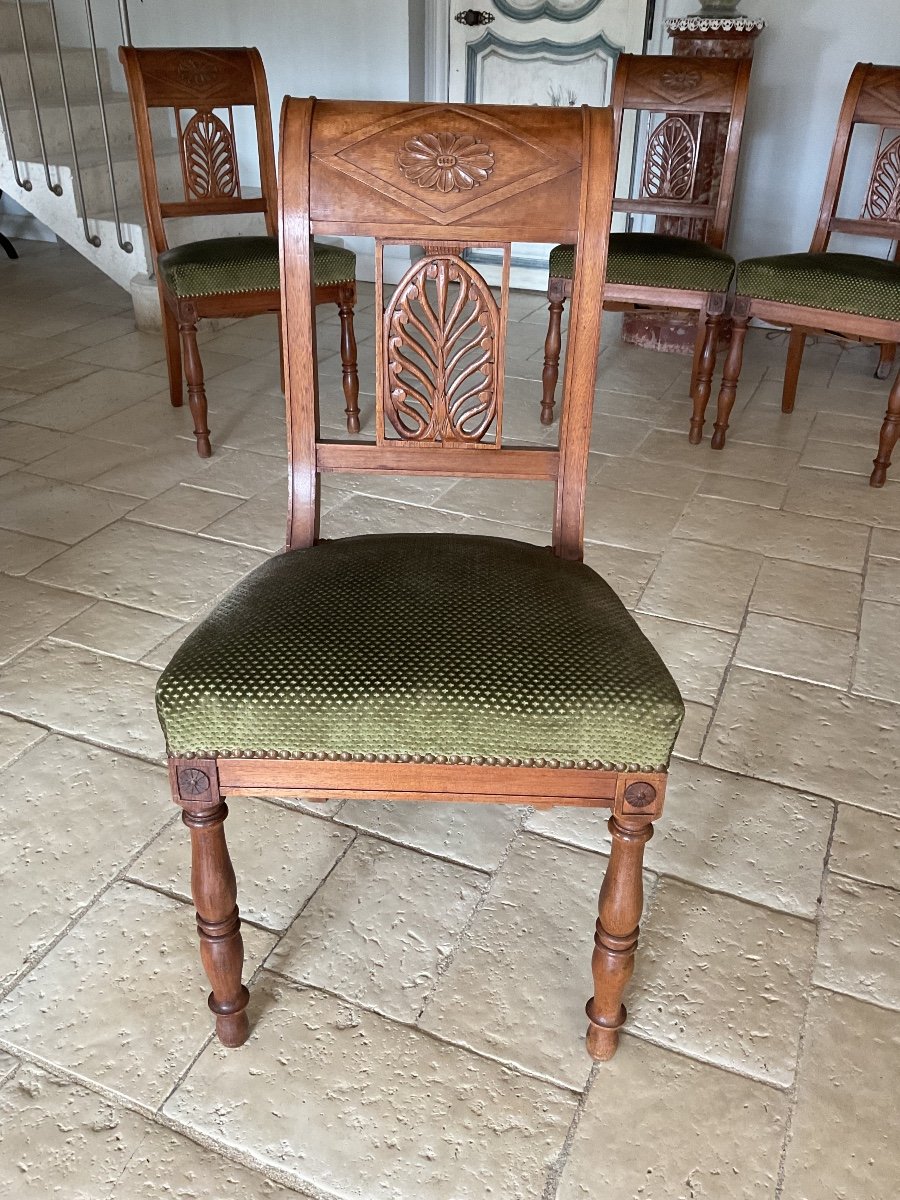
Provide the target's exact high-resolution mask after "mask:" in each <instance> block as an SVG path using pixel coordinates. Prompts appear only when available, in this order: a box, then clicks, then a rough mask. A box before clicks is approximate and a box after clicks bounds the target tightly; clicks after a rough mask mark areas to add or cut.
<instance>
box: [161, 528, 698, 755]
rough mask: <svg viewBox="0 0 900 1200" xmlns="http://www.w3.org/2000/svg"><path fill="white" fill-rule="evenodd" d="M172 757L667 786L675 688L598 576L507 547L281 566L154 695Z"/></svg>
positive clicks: (331, 558)
mask: <svg viewBox="0 0 900 1200" xmlns="http://www.w3.org/2000/svg"><path fill="white" fill-rule="evenodd" d="M157 708H158V711H159V717H160V721H161V723H162V726H163V730H164V732H165V735H166V742H167V745H168V748H169V751H170V753H172V754H178V755H199V756H213V755H221V756H226V757H234V756H246V757H311V758H315V757H325V758H341V757H345V756H347V757H350V758H354V759H359V758H363V759H371V758H372V757H373V756H374V757H380V756H384V757H386V758H387V759H388V760H390V761H398V760H399V761H406V756H422V757H425V756H429V755H432V756H434V757H435V758H438V759H439V760H441V761H443V759H447V760H449V761H451V762H459V761H471V760H473V759H474V760H476V761H486V762H490V763H494V764H499V765H517V764H526V765H534V764H535V763H537V762H540V761H543V762H544V763H546V764H547V765H553V766H557V765H565V766H573V767H574V766H577V767H581V768H595V769H597V768H600V767H602V766H607V767H608V766H616V767H625V766H630V767H632V768H634V769H640V770H656V769H659V768H663V767H665V765H666V764H667V763H668V761H669V755H670V753H671V751H672V745H673V743H674V741H675V737H676V735H677V733H678V729H679V726H680V725H681V720H682V717H683V714H684V707H683V704H682V701H681V697H680V695H679V693H678V688H677V687H676V686H675V683H674V682H673V680H672V678H671V676H670V675H669V673H668V671H667V670H666V668H665V667H664V666H663V663H662V662H661V660H660V658H659V656H658V655H657V653H656V651H655V650H654V649H653V647H652V646H651V645H650V643H649V642H648V641H647V639H646V638H645V637H644V635H643V634H642V633H641V631H640V629H639V628H638V626H637V624H636V623H635V621H634V620H633V619H632V617H631V616H630V615H629V613H628V612H627V611H626V610H625V608H624V606H623V605H622V603H621V601H620V600H619V598H618V597H617V596H616V594H615V593H614V592H613V591H612V589H611V588H610V587H609V586H608V585H607V584H606V583H605V582H604V581H603V580H602V579H601V578H600V576H599V575H597V574H596V573H595V572H594V571H592V570H591V569H590V568H589V567H586V566H584V565H583V564H581V563H573V562H566V561H563V560H562V559H559V558H557V557H556V556H555V555H553V554H551V553H550V551H549V550H546V549H542V548H538V547H534V546H530V545H527V544H525V543H520V542H513V541H507V540H505V539H500V538H486V537H473V536H465V535H447V534H439V535H438V534H395V535H380V534H379V535H370V536H364V537H357V538H345V539H342V540H339V541H334V542H323V543H322V544H320V545H318V546H316V547H314V548H312V549H309V550H295V551H292V552H290V553H287V554H281V555H276V556H275V557H274V558H272V559H270V560H269V561H268V562H266V563H264V564H263V565H262V566H261V567H258V568H257V569H256V570H255V571H253V572H252V573H251V574H250V575H248V576H247V578H246V579H244V580H243V581H242V582H241V583H240V584H238V586H237V587H236V588H234V590H233V591H232V592H231V593H230V595H228V596H227V597H226V598H225V599H224V600H222V601H221V602H220V604H219V605H218V606H217V607H216V608H215V609H214V611H213V612H212V613H211V614H210V616H208V617H207V618H206V620H205V621H203V623H202V624H201V625H200V626H199V627H198V628H197V629H196V630H195V631H194V632H193V633H192V634H191V635H190V637H188V638H187V640H186V641H185V642H184V643H183V645H182V646H181V647H180V648H179V649H178V651H177V652H176V654H175V656H174V658H173V659H172V661H171V663H170V664H169V666H168V667H167V668H166V670H165V671H164V672H163V674H162V676H161V677H160V679H159V684H158V687H157Z"/></svg>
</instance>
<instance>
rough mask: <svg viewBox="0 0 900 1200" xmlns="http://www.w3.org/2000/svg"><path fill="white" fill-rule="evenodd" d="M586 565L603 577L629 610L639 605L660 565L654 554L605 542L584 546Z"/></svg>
mask: <svg viewBox="0 0 900 1200" xmlns="http://www.w3.org/2000/svg"><path fill="white" fill-rule="evenodd" d="M584 561H585V562H586V563H587V565H588V566H589V567H591V568H593V570H595V571H596V572H597V574H598V575H602V576H603V578H604V579H605V580H606V582H607V583H608V584H609V586H610V587H611V588H612V589H613V590H614V591H615V592H616V593H617V595H618V596H619V598H620V599H621V601H622V603H623V604H624V605H625V607H626V608H634V606H635V605H636V604H637V602H638V600H639V599H640V597H641V593H642V592H643V590H644V588H645V587H646V585H647V580H648V579H649V578H650V576H651V575H652V573H653V569H654V567H655V566H656V563H657V559H656V556H655V555H653V554H644V553H642V552H641V551H640V550H629V549H628V548H627V547H625V546H605V545H603V543H602V542H585V544H584Z"/></svg>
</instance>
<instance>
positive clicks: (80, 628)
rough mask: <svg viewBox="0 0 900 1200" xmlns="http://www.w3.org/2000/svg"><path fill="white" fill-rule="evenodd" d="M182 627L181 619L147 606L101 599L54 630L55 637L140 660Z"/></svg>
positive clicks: (101, 651)
mask: <svg viewBox="0 0 900 1200" xmlns="http://www.w3.org/2000/svg"><path fill="white" fill-rule="evenodd" d="M62 594H63V595H73V594H74V593H62ZM180 628H181V624H180V622H178V621H174V620H172V618H171V617H160V616H158V615H157V614H156V613H151V612H147V611H146V610H145V609H143V608H127V607H126V606H125V605H124V604H110V603H109V602H108V601H106V600H98V601H97V603H96V604H92V605H91V606H90V608H86V609H85V611H84V612H82V613H79V615H78V616H77V617H73V619H72V620H71V621H67V622H66V623H65V625H60V626H59V628H58V629H56V630H54V633H53V640H54V641H59V642H71V643H72V644H73V645H75V646H84V647H85V648H86V649H88V650H97V651H99V652H100V653H101V654H113V655H115V656H116V658H127V659H128V661H129V662H137V661H138V660H139V659H141V658H143V657H144V655H146V654H149V653H150V651H151V650H152V649H153V648H154V646H158V645H159V644H160V642H162V641H164V640H165V639H167V638H169V637H171V636H172V634H173V633H175V632H176V631H177V630H178V629H180Z"/></svg>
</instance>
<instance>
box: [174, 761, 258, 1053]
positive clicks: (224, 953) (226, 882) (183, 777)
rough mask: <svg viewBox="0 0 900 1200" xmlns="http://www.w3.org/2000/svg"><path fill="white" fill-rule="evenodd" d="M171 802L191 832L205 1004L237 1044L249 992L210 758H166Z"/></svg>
mask: <svg viewBox="0 0 900 1200" xmlns="http://www.w3.org/2000/svg"><path fill="white" fill-rule="evenodd" d="M169 771H170V776H171V780H172V791H173V795H174V798H175V802H176V804H180V805H181V808H182V810H183V811H182V820H183V821H184V823H185V825H187V827H188V829H190V831H191V895H192V896H193V899H194V907H195V909H196V911H197V932H198V933H199V935H200V958H201V960H202V962H203V969H204V971H205V972H206V977H207V979H208V980H209V982H210V984H211V986H212V991H211V992H210V994H209V1007H210V1010H211V1011H212V1012H213V1013H214V1014H215V1018H216V1033H217V1034H218V1038H219V1041H220V1042H221V1043H222V1045H223V1046H240V1045H243V1043H244V1042H246V1040H247V1037H248V1036H249V1033H250V1023H249V1020H248V1017H247V1012H246V1009H247V1003H248V1001H249V999H250V993H249V992H248V990H247V988H246V987H244V985H243V983H242V982H241V972H242V970H243V966H244V942H243V939H242V937H241V920H240V916H239V914H238V907H237V884H236V882H235V878H234V868H233V867H232V865H231V858H230V857H229V854H228V846H227V845H226V843H225V830H224V822H225V818H226V817H227V816H228V806H227V805H226V804H225V802H224V800H223V799H222V797H221V795H220V793H219V786H218V778H217V775H216V767H215V761H214V760H206V759H170V760H169Z"/></svg>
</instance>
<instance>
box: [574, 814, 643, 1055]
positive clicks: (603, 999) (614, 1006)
mask: <svg viewBox="0 0 900 1200" xmlns="http://www.w3.org/2000/svg"><path fill="white" fill-rule="evenodd" d="M609 831H610V833H611V834H612V850H611V852H610V856H609V865H608V866H607V868H606V875H605V877H604V879H603V887H602V888H601V889H600V915H599V917H598V920H597V930H596V933H595V934H594V953H593V957H592V958H591V969H592V971H593V975H594V994H593V996H592V997H591V999H590V1000H588V1002H587V1015H588V1019H589V1021H590V1022H591V1023H590V1026H589V1027H588V1032H587V1050H588V1054H590V1056H591V1058H594V1059H596V1060H597V1061H598V1062H606V1061H607V1060H608V1059H610V1058H612V1056H613V1055H614V1054H615V1052H616V1048H617V1046H618V1044H619V1030H620V1029H621V1028H622V1026H623V1025H624V1024H625V1006H624V1005H623V1004H622V994H623V992H624V991H625V985H626V984H627V983H628V980H629V979H630V978H631V973H632V971H633V970H634V952H635V949H636V947H637V944H638V934H639V932H640V919H641V910H642V908H643V905H644V884H643V878H642V875H641V872H642V868H643V863H644V846H645V845H646V843H647V842H648V841H649V840H650V838H651V837H653V826H652V824H651V823H650V818H649V817H631V816H621V817H616V816H612V817H610V819H609Z"/></svg>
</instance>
